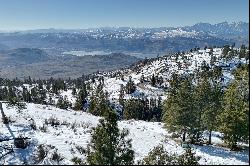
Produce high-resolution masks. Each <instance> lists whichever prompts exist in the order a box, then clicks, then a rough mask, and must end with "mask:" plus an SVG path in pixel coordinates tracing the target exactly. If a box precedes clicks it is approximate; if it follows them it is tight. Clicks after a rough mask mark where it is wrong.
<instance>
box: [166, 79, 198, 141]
mask: <svg viewBox="0 0 250 166" xmlns="http://www.w3.org/2000/svg"><path fill="white" fill-rule="evenodd" d="M193 89H194V88H193V85H192V81H191V79H190V78H186V79H184V80H183V81H181V82H180V85H179V87H178V89H177V90H176V92H175V93H170V94H169V97H168V99H167V100H166V101H165V104H164V115H163V121H164V122H165V123H166V127H167V128H169V129H170V130H171V131H179V132H182V134H183V135H182V141H185V139H186V133H188V132H190V131H192V130H194V127H195V124H196V118H197V117H196V116H197V114H196V111H195V109H194V100H193Z"/></svg>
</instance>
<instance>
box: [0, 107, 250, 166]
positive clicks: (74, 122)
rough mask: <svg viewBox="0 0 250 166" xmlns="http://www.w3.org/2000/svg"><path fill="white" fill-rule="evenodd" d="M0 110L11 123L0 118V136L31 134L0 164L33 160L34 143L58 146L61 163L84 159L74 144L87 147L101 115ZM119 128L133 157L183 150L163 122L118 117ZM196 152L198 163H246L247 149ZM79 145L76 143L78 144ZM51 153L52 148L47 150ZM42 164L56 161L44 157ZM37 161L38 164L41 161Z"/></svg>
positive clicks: (36, 109) (40, 109) (203, 148)
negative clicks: (51, 120) (53, 123)
mask: <svg viewBox="0 0 250 166" xmlns="http://www.w3.org/2000/svg"><path fill="white" fill-rule="evenodd" d="M3 110H4V112H5V114H6V116H7V117H10V119H11V121H12V122H11V123H9V125H5V124H3V123H2V121H0V139H2V138H13V137H17V136H18V135H20V134H21V135H23V136H25V137H30V138H31V140H29V141H30V145H29V146H28V147H27V148H26V149H17V148H14V153H11V154H8V155H6V156H5V157H4V158H2V159H0V164H25V163H26V164H32V162H33V161H32V156H33V155H34V154H35V153H36V150H37V146H38V145H40V144H46V145H51V146H54V147H55V148H56V149H58V151H57V152H58V153H59V154H60V155H61V156H63V157H64V160H62V161H61V162H60V164H74V163H73V162H72V161H71V159H72V158H73V157H75V156H77V157H80V158H82V159H85V156H84V155H83V154H81V153H80V152H79V151H78V150H77V147H78V146H80V147H83V148H86V147H87V144H88V143H89V141H90V138H91V132H90V131H91V129H92V127H95V126H97V124H98V120H99V119H100V117H96V116H93V115H91V114H88V113H85V112H77V111H72V110H62V109H58V108H55V107H53V106H46V105H39V104H32V103H31V104H27V109H24V110H22V111H21V112H20V113H19V112H18V111H17V110H16V109H14V108H6V104H3ZM51 117H54V118H56V119H58V120H59V122H60V125H56V126H51V125H48V126H47V131H46V132H43V131H42V130H41V129H40V128H41V127H42V126H43V125H44V122H45V119H47V120H48V119H49V118H51ZM31 118H32V119H33V120H34V121H35V123H36V126H37V130H33V129H32V128H31V127H30V125H29V123H30V119H31ZM118 125H119V128H120V129H122V128H127V129H129V131H130V134H129V137H130V138H132V146H133V149H134V151H135V160H136V161H137V160H139V159H142V158H143V157H144V156H145V155H147V154H148V152H149V151H150V150H151V149H152V148H153V147H155V146H157V145H159V144H163V145H164V147H165V149H166V150H167V151H168V152H169V153H177V154H181V153H183V152H184V150H183V148H182V147H181V146H180V144H179V143H177V142H176V141H174V140H173V139H171V138H170V133H169V132H168V131H167V130H166V129H165V128H164V127H163V123H159V122H145V121H135V120H128V121H124V120H123V121H119V122H118ZM219 136H220V133H218V132H214V133H213V137H212V141H215V142H223V141H222V140H221V139H220V137H219ZM7 144H8V145H13V141H7V142H0V153H1V154H4V153H5V152H4V151H3V148H2V146H4V145H7ZM193 148H194V150H195V151H196V154H197V155H199V156H201V159H200V161H199V163H200V164H218V165H219V164H223V165H224V164H226V165H247V164H248V163H249V152H232V151H229V150H228V149H225V148H222V147H218V146H216V145H212V146H193ZM78 149H79V147H78ZM49 153H52V150H51V151H49ZM41 163H42V164H57V163H56V162H54V161H52V160H50V159H49V154H48V157H46V158H45V160H44V161H42V162H41ZM41 163H40V164H41Z"/></svg>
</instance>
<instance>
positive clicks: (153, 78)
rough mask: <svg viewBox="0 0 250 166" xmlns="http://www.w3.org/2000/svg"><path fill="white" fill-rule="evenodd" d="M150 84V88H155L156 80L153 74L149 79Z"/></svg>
mask: <svg viewBox="0 0 250 166" xmlns="http://www.w3.org/2000/svg"><path fill="white" fill-rule="evenodd" d="M150 83H151V85H152V86H155V84H156V78H155V75H154V74H153V75H152V77H151V82H150Z"/></svg>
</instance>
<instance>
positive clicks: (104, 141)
mask: <svg viewBox="0 0 250 166" xmlns="http://www.w3.org/2000/svg"><path fill="white" fill-rule="evenodd" d="M99 122H100V123H99V124H98V126H97V127H96V128H95V129H94V133H93V135H92V138H91V142H90V144H89V145H88V150H87V153H88V155H87V162H88V163H89V164H91V165H131V164H133V161H134V151H133V150H132V144H131V139H126V138H125V137H126V136H127V135H128V130H123V131H122V132H120V131H119V128H118V125H117V116H116V114H115V113H114V112H113V111H112V110H109V111H108V112H107V115H106V116H105V119H101V120H100V121H99Z"/></svg>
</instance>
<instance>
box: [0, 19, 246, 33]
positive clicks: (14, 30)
mask: <svg viewBox="0 0 250 166" xmlns="http://www.w3.org/2000/svg"><path fill="white" fill-rule="evenodd" d="M224 22H227V23H228V24H233V23H240V22H243V23H249V22H247V21H232V22H228V21H222V22H217V23H209V22H197V23H195V24H200V23H204V24H207V23H208V24H211V25H215V24H220V23H224ZM195 24H192V25H195ZM192 25H183V26H155V27H150V26H148V27H133V26H100V27H86V28H56V27H48V28H37V29H13V30H7V29H0V31H1V32H18V31H36V30H87V29H102V28H103V29H105V28H171V27H174V28H177V27H186V26H192Z"/></svg>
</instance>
